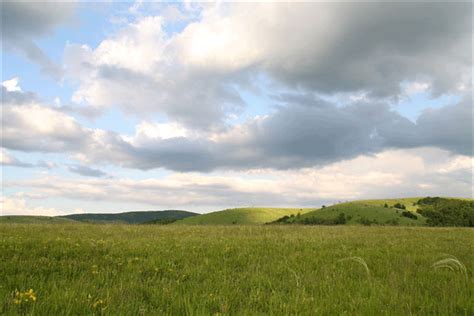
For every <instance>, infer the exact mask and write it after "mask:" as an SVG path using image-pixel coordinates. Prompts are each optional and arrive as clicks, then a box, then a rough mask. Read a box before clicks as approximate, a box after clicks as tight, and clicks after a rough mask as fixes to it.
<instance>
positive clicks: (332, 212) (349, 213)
mask: <svg viewBox="0 0 474 316" xmlns="http://www.w3.org/2000/svg"><path fill="white" fill-rule="evenodd" d="M384 203H385V202H384ZM384 203H382V205H384ZM387 204H388V203H387ZM404 212H405V213H404ZM341 214H343V215H341ZM425 221H426V220H425V218H424V217H423V216H421V215H420V214H417V213H415V212H412V211H407V210H402V209H397V208H392V207H384V206H379V205H374V204H372V203H366V202H364V201H357V202H347V203H341V204H335V205H332V206H329V207H325V208H321V209H317V210H314V211H311V212H308V213H306V214H303V215H301V216H300V217H299V218H298V217H294V218H288V219H287V220H286V221H283V222H287V223H297V224H320V225H338V224H339V225H340V224H362V225H371V224H386V225H403V226H421V225H424V224H425Z"/></svg>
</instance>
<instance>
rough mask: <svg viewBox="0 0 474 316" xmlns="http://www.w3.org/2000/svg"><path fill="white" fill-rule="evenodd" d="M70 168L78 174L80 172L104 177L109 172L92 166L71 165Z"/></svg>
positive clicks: (95, 176)
mask: <svg viewBox="0 0 474 316" xmlns="http://www.w3.org/2000/svg"><path fill="white" fill-rule="evenodd" d="M68 170H69V171H70V172H73V173H77V174H79V175H81V176H85V177H94V178H100V177H104V176H106V175H107V173H106V172H104V171H102V170H99V169H94V168H90V167H87V166H80V165H76V166H69V167H68Z"/></svg>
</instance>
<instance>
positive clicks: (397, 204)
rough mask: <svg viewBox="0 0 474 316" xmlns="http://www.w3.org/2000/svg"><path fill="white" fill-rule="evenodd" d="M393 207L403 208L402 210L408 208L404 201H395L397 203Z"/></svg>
mask: <svg viewBox="0 0 474 316" xmlns="http://www.w3.org/2000/svg"><path fill="white" fill-rule="evenodd" d="M393 207H395V208H399V209H401V210H405V209H406V207H405V205H403V204H402V203H395V204H394V205H393Z"/></svg>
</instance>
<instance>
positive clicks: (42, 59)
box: [1, 1, 75, 79]
mask: <svg viewBox="0 0 474 316" xmlns="http://www.w3.org/2000/svg"><path fill="white" fill-rule="evenodd" d="M74 9H75V3H74V2H65V1H60V2H53V1H42V2H34V1H32V2H30V1H25V2H23V1H2V2H1V17H2V45H3V46H4V48H6V49H9V50H13V51H18V52H20V53H22V54H23V55H24V56H25V57H26V58H28V59H29V60H31V61H32V62H34V63H37V64H39V65H40V66H41V69H42V71H43V72H45V73H47V74H48V75H51V76H53V77H54V78H56V79H59V78H60V77H61V75H62V69H61V66H60V65H58V64H57V63H55V62H54V61H52V60H51V59H50V58H49V57H48V56H47V55H46V53H45V52H44V51H43V50H42V49H41V48H40V47H39V46H38V45H37V44H36V43H35V40H36V39H37V38H41V37H44V36H48V35H51V34H52V33H53V31H54V29H55V28H56V27H57V26H59V25H61V24H66V23H70V22H71V19H72V18H73V14H74Z"/></svg>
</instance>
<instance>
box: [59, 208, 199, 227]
mask: <svg viewBox="0 0 474 316" xmlns="http://www.w3.org/2000/svg"><path fill="white" fill-rule="evenodd" d="M196 215H198V214H197V213H192V212H187V211H179V210H167V211H145V212H125V213H114V214H108V213H103V214H93V213H84V214H71V215H66V216H61V218H65V219H71V220H75V221H80V222H100V223H127V224H142V223H146V222H152V221H162V220H179V219H184V218H188V217H192V216H196Z"/></svg>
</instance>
